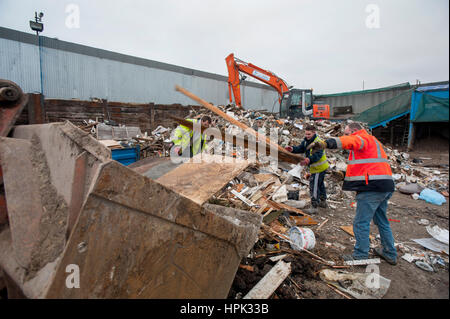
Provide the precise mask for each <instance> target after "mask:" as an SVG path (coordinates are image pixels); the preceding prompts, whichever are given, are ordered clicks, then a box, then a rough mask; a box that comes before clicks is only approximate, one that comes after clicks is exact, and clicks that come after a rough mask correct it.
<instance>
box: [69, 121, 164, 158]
mask: <svg viewBox="0 0 450 319" xmlns="http://www.w3.org/2000/svg"><path fill="white" fill-rule="evenodd" d="M78 127H79V128H80V129H82V130H83V131H85V132H88V133H90V134H91V135H92V136H93V137H95V138H96V139H97V140H99V141H100V142H101V143H102V144H103V145H105V146H106V147H108V148H109V149H111V150H114V149H121V148H135V147H137V146H139V150H140V158H141V159H142V158H146V157H166V156H169V149H170V145H171V140H170V134H171V132H172V129H171V128H166V127H163V126H158V127H157V128H156V129H155V130H153V131H152V132H151V134H150V135H149V134H148V133H147V132H145V133H142V132H141V130H140V129H139V127H134V126H125V125H121V124H117V123H115V122H114V121H108V120H106V121H105V122H103V123H101V122H97V121H93V120H89V122H85V125H80V126H78Z"/></svg>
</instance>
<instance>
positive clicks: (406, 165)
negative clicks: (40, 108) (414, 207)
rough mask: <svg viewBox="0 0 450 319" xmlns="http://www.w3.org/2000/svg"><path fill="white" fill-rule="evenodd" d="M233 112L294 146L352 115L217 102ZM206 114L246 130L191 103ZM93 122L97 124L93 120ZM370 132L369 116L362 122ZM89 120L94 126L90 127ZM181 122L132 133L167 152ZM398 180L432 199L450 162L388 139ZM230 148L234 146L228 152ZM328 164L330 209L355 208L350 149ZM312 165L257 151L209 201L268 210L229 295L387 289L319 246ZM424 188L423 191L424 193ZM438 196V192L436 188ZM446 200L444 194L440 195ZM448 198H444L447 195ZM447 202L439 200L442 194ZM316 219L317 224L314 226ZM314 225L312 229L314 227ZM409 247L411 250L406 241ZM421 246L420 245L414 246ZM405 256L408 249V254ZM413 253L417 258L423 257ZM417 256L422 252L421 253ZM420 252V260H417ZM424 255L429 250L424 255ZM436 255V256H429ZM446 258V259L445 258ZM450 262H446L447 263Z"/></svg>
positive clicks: (340, 126) (153, 149)
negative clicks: (414, 154)
mask: <svg viewBox="0 0 450 319" xmlns="http://www.w3.org/2000/svg"><path fill="white" fill-rule="evenodd" d="M218 108H219V109H220V110H221V111H222V112H223V113H225V114H227V115H228V116H230V117H232V118H234V119H236V120H237V121H239V122H240V123H243V124H245V125H246V126H248V127H250V128H253V130H255V131H258V132H261V130H263V132H265V135H266V136H269V132H270V131H271V130H272V132H274V133H275V136H276V139H275V140H273V141H274V142H276V143H277V144H278V145H280V146H281V147H285V146H295V145H298V144H300V143H301V141H302V140H303V138H304V128H305V127H306V125H308V124H313V125H314V126H315V127H316V130H317V134H318V136H319V137H320V138H322V139H326V138H330V137H336V136H342V135H343V131H344V128H345V125H346V124H347V123H350V122H351V120H346V121H341V122H333V121H329V120H315V121H314V120H311V119H309V118H307V117H306V118H298V119H290V118H287V119H284V118H280V117H279V116H278V115H277V114H272V113H269V112H265V111H254V110H244V109H241V108H236V107H234V106H233V105H227V106H218ZM204 115H208V116H210V117H211V118H212V120H213V126H214V127H216V128H218V129H219V130H221V131H222V132H226V133H227V134H230V135H235V136H239V135H240V134H243V131H242V129H241V128H239V127H238V126H236V125H234V124H232V123H230V122H229V121H227V120H226V119H224V118H223V117H221V116H218V115H217V114H215V113H213V112H211V111H209V110H206V109H201V111H198V110H191V112H190V114H189V116H187V118H193V119H200V118H202V117H203V116H204ZM86 124H87V125H86V128H85V130H89V131H90V132H91V134H93V135H94V136H96V137H97V135H98V127H99V126H98V124H99V123H95V124H94V123H86ZM93 124H94V125H93ZM360 124H362V125H363V127H364V128H365V129H366V130H368V131H369V129H368V128H367V126H366V125H365V124H364V123H360ZM89 125H91V126H89ZM175 127H176V124H175V123H174V125H173V127H162V126H159V127H157V128H156V129H155V130H154V131H152V132H150V134H147V133H145V134H144V135H142V133H141V135H137V136H133V137H131V138H130V139H129V140H131V141H135V142H137V143H142V144H141V145H143V147H144V148H145V147H147V149H148V150H149V151H150V153H151V154H150V155H149V156H169V152H168V146H169V144H170V136H171V134H172V131H173V129H174V128H175ZM208 146H209V147H208V152H209V153H214V154H215V155H219V154H218V153H216V150H217V149H218V148H217V146H225V147H222V148H220V150H221V152H222V154H220V155H228V156H230V154H231V156H235V157H240V156H243V157H244V158H246V156H248V152H247V151H246V150H245V149H243V148H242V147H240V146H233V145H232V144H230V143H227V142H224V141H219V140H213V139H211V140H210V141H209V145H208ZM385 150H386V152H387V155H388V159H389V162H390V165H391V167H392V170H393V177H394V179H395V181H396V187H397V189H398V190H399V191H400V192H401V193H405V194H408V196H413V198H415V199H419V198H420V199H424V200H426V199H425V198H428V197H426V196H425V195H426V194H425V195H424V194H422V192H423V191H424V190H430V191H433V192H436V193H438V194H439V195H441V196H444V197H445V196H446V197H448V178H449V175H448V166H447V167H444V166H442V167H427V166H426V165H424V162H423V160H422V159H420V158H418V159H417V158H411V157H410V156H409V154H408V153H405V152H400V151H398V150H396V149H391V148H389V147H386V146H385ZM230 151H231V152H230ZM326 152H327V158H328V161H329V163H330V168H329V169H328V171H327V177H326V178H325V185H326V189H327V194H328V199H327V202H328V206H329V207H330V208H331V209H339V208H344V207H346V208H348V207H353V206H352V205H353V203H354V201H355V194H354V193H353V192H346V191H342V181H343V179H344V176H345V171H346V168H347V158H348V152H347V151H345V150H327V151H326ZM307 173H308V172H307V170H306V169H304V168H303V167H302V166H300V165H299V164H291V163H286V162H283V161H276V162H274V161H273V158H270V157H269V156H265V155H264V156H263V155H261V154H259V156H258V157H257V160H256V161H254V162H253V163H252V164H251V165H249V166H248V167H247V169H245V170H244V171H243V172H242V173H241V174H240V175H238V176H237V177H236V178H234V179H233V180H230V181H229V183H228V184H227V185H226V186H225V187H223V188H222V189H221V190H220V191H219V192H217V193H216V194H215V195H214V196H212V197H211V198H210V199H209V203H210V204H215V205H221V206H226V207H232V208H237V209H241V210H244V211H250V212H256V213H259V214H261V215H262V216H263V221H262V226H261V229H260V231H259V236H258V240H257V242H256V243H255V245H254V247H253V248H252V250H251V251H250V253H249V255H248V256H247V257H246V258H243V259H242V261H241V264H240V266H239V271H238V272H237V275H236V278H235V280H234V282H233V286H232V288H231V290H230V292H229V296H228V297H229V298H236V299H240V298H244V299H247V298H294V299H295V298H316V297H317V296H319V295H320V296H321V297H322V298H335V297H336V293H338V294H339V295H341V296H342V297H343V298H350V297H349V296H352V297H353V298H382V296H383V295H384V294H385V293H386V292H387V289H388V288H389V283H390V281H389V279H386V278H380V282H381V283H383V285H382V289H381V290H377V291H365V290H361V289H360V288H361V287H360V286H358V283H359V282H364V280H365V279H366V278H365V277H364V276H367V274H358V273H356V274H355V273H346V272H345V271H344V270H342V269H346V268H349V267H350V266H348V265H346V264H345V263H344V262H343V261H342V260H340V259H339V260H338V259H335V258H336V254H332V253H330V251H329V249H328V250H319V249H318V247H316V245H315V243H316V238H315V236H316V235H315V232H317V231H318V230H319V229H320V228H321V227H322V226H323V225H324V224H325V223H326V222H327V221H328V220H325V221H321V222H319V219H318V218H317V217H316V216H315V215H309V214H307V213H305V211H306V209H307V208H309V207H310V194H309V178H308V174H307ZM422 195H424V196H422ZM433 195H435V194H433ZM440 199H441V198H440ZM444 201H445V199H444ZM441 203H442V201H441ZM311 226H314V227H311ZM313 229H314V232H313ZM399 249H400V250H401V249H404V250H405V252H406V251H407V250H408V249H410V252H411V254H412V255H414V251H413V250H411V248H409V247H408V246H406V245H401V246H400V247H399ZM416 253H417V252H416ZM407 257H408V256H407ZM416 257H417V256H415V257H414V256H413V257H412V259H411V258H410V259H411V260H412V261H418V262H421V261H423V260H422V259H417V258H416ZM419 257H420V256H419ZM414 258H416V259H414ZM424 258H425V257H424ZM426 258H428V262H429V264H430V265H432V267H434V266H436V265H437V264H440V263H443V261H442V260H441V259H439V258H438V257H437V255H436V256H434V255H431V254H429V255H427V257H426ZM430 258H431V259H430ZM444 264H445V262H444ZM447 265H448V263H447ZM311 280H322V281H325V282H326V283H327V285H328V286H329V287H330V291H329V293H330V295H328V296H326V295H325V296H324V295H323V290H320V291H319V289H317V288H315V287H314V286H310V284H309V282H310V281H311ZM344 281H345V282H348V281H351V282H352V283H353V284H354V285H355V286H348V287H346V288H345V289H343V288H342V285H339V284H336V283H337V282H344Z"/></svg>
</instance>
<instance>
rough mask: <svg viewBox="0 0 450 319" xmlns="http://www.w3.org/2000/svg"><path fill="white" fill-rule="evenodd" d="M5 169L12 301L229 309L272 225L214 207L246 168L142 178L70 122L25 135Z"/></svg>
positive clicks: (0, 248) (6, 260) (2, 233)
mask: <svg viewBox="0 0 450 319" xmlns="http://www.w3.org/2000/svg"><path fill="white" fill-rule="evenodd" d="M0 163H1V166H2V169H3V179H4V187H5V193H6V202H7V207H8V217H9V224H4V225H3V226H0V270H2V271H3V275H4V278H5V280H6V286H7V290H8V296H9V297H10V298H14V297H26V298H226V297H227V295H228V291H229V289H230V287H231V284H232V282H233V279H234V276H235V274H236V271H237V269H238V266H239V263H240V261H241V259H242V258H243V257H244V256H246V255H247V254H248V252H249V250H250V249H251V247H253V245H254V243H255V241H256V239H257V233H258V230H259V227H260V224H261V216H260V215H257V214H253V213H249V212H246V211H241V210H237V209H233V208H227V207H221V206H216V205H212V204H208V203H207V200H208V198H209V197H210V196H211V195H212V194H213V193H214V192H215V191H217V190H219V189H220V188H221V187H223V186H224V185H226V183H227V182H228V181H229V180H231V179H233V178H234V177H235V176H237V175H238V174H239V173H240V172H242V170H243V169H245V167H246V166H247V165H248V164H247V163H245V162H242V163H226V164H221V163H218V162H217V161H211V162H207V163H195V161H192V160H191V161H190V162H188V163H181V164H173V163H171V162H170V161H165V160H159V161H157V163H156V164H155V163H150V164H148V165H147V167H145V166H140V167H135V168H133V169H132V168H130V167H126V166H123V165H122V164H120V163H118V162H116V161H114V160H112V159H111V153H110V151H109V150H108V149H107V148H105V147H104V146H103V145H102V144H100V143H99V142H98V141H97V140H95V139H94V138H93V137H91V136H90V135H88V134H87V133H85V132H83V131H81V130H80V129H78V128H77V127H75V126H74V125H72V124H71V123H69V122H66V123H51V124H42V125H25V126H17V127H16V128H15V129H14V131H13V136H12V138H6V137H0ZM213 177H214V179H213ZM213 180H214V183H213V184H210V186H209V187H207V185H208V183H209V182H210V181H213ZM202 181H203V182H204V183H202Z"/></svg>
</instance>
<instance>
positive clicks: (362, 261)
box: [344, 258, 381, 266]
mask: <svg viewBox="0 0 450 319" xmlns="http://www.w3.org/2000/svg"><path fill="white" fill-rule="evenodd" d="M379 263H381V260H380V258H374V259H360V260H348V261H346V262H344V264H346V265H349V266H361V265H372V264H379Z"/></svg>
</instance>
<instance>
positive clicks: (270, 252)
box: [255, 250, 281, 258]
mask: <svg viewBox="0 0 450 319" xmlns="http://www.w3.org/2000/svg"><path fill="white" fill-rule="evenodd" d="M279 253H281V250H274V251H268V252H267V253H264V254H259V255H256V256H255V258H261V257H265V256H267V255H273V254H279Z"/></svg>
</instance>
